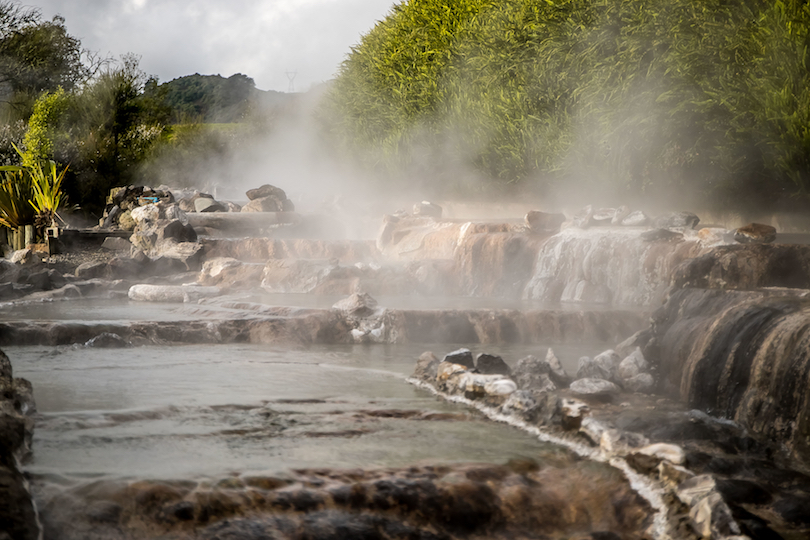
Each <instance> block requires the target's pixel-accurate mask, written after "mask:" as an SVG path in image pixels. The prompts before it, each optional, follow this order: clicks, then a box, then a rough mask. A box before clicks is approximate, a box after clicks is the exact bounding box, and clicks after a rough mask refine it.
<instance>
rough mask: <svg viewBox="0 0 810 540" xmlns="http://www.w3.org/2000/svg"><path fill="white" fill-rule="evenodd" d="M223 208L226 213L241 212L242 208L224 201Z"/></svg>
mask: <svg viewBox="0 0 810 540" xmlns="http://www.w3.org/2000/svg"><path fill="white" fill-rule="evenodd" d="M224 204H225V207H226V208H227V211H228V212H241V211H242V207H241V206H239V205H238V204H236V203H235V202H231V201H225V203H224Z"/></svg>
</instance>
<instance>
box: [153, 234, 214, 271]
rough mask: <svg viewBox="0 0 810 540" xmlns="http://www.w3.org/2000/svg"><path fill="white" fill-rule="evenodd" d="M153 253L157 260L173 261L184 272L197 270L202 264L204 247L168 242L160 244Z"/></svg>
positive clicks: (196, 244)
mask: <svg viewBox="0 0 810 540" xmlns="http://www.w3.org/2000/svg"><path fill="white" fill-rule="evenodd" d="M152 252H153V254H154V255H153V256H155V258H156V259H157V258H164V259H173V260H175V261H177V262H178V263H179V267H181V268H183V270H196V269H199V268H200V264H201V262H202V256H203V247H202V245H201V244H199V243H197V242H175V241H174V240H166V241H162V242H160V243H159V244H158V245H157V246H156V247H155V249H154V250H153V251H152Z"/></svg>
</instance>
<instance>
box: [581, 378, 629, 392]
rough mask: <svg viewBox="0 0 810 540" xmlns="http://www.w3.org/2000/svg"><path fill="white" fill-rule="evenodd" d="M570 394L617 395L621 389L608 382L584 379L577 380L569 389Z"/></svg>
mask: <svg viewBox="0 0 810 540" xmlns="http://www.w3.org/2000/svg"><path fill="white" fill-rule="evenodd" d="M569 388H570V389H571V391H572V392H575V393H577V394H581V395H598V394H618V393H619V392H621V389H620V388H619V387H618V386H616V385H615V384H613V383H612V382H610V381H606V380H604V379H595V378H591V377H586V378H584V379H577V380H576V381H574V382H572V383H571V386H570V387H569Z"/></svg>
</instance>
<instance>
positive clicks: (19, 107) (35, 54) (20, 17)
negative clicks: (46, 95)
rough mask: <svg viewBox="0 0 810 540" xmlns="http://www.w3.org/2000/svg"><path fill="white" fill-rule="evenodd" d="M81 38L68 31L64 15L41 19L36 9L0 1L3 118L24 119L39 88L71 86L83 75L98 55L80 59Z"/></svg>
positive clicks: (91, 68)
mask: <svg viewBox="0 0 810 540" xmlns="http://www.w3.org/2000/svg"><path fill="white" fill-rule="evenodd" d="M82 54H83V51H82V48H81V42H80V40H79V39H77V38H75V37H73V36H71V35H70V34H68V32H67V29H66V28H65V19H64V18H62V17H60V16H56V17H54V18H53V19H52V20H50V21H42V20H41V14H40V12H39V10H37V9H30V8H23V7H22V6H20V5H19V4H16V3H14V2H11V1H3V2H0V100H2V101H3V102H5V103H6V104H7V109H8V111H9V113H10V115H9V114H8V113H7V118H12V117H14V118H23V119H26V118H27V117H28V115H29V114H30V113H31V110H32V107H33V103H34V102H35V101H36V99H37V97H38V96H39V94H40V93H41V92H43V91H54V90H56V89H57V88H59V87H61V88H63V89H65V90H66V91H68V92H69V91H71V90H72V89H73V88H74V87H76V86H77V85H78V84H80V83H81V82H83V81H85V80H87V78H88V77H90V75H91V74H92V72H93V71H94V70H95V69H97V68H98V66H99V64H100V63H101V62H102V60H101V59H99V58H97V57H93V56H92V55H88V56H87V58H88V59H90V60H91V61H90V62H89V63H87V64H85V63H83V61H82Z"/></svg>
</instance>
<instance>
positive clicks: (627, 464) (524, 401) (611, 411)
mask: <svg viewBox="0 0 810 540" xmlns="http://www.w3.org/2000/svg"><path fill="white" fill-rule="evenodd" d="M648 336H649V334H648V333H639V334H638V335H636V336H633V337H632V338H631V339H629V340H627V341H625V342H624V343H622V344H620V346H618V347H617V350H620V351H621V352H622V354H621V355H620V354H619V353H617V352H616V351H614V350H609V351H605V352H604V353H602V354H600V355H597V356H596V357H595V358H583V359H581V360H580V362H579V366H578V369H577V373H576V374H575V375H573V376H572V375H570V374H568V373H566V372H565V370H563V369H562V367H561V365H560V363H559V361H558V360H557V358H556V356H555V355H554V353H553V351H552V350H551V349H549V351H548V353H547V355H546V357H545V358H542V359H540V358H536V357H533V356H529V357H527V358H523V359H520V360H518V361H517V362H514V361H511V362H509V363H507V362H505V361H504V360H503V359H501V358H500V357H497V356H493V355H489V354H486V353H481V354H479V355H478V356H477V357H476V358H473V355H472V353H471V351H469V350H467V349H459V350H456V351H453V352H451V353H448V354H447V355H445V356H444V358H443V360H441V361H440V360H439V359H438V358H437V357H436V356H435V355H434V354H433V353H431V352H426V353H424V354H423V355H422V356H421V357H420V358H419V360H418V361H417V364H416V367H415V370H414V375H413V379H412V381H414V382H415V383H417V384H419V385H422V386H426V387H428V388H431V389H433V390H434V391H435V392H437V393H438V394H440V395H443V396H444V397H445V398H447V399H450V400H455V401H463V402H466V403H468V404H470V405H472V406H475V407H476V408H478V409H480V410H482V411H484V412H485V413H486V414H487V415H488V416H490V417H491V418H493V419H497V420H504V419H509V420H510V421H512V422H513V423H516V424H517V425H519V426H521V427H522V428H524V429H532V428H537V427H539V428H542V430H543V432H545V433H547V434H550V436H551V437H552V438H554V437H556V442H559V443H560V444H564V445H568V446H569V447H572V448H575V449H578V451H579V452H580V453H581V454H583V455H586V456H587V457H589V458H592V459H596V460H600V461H606V462H610V463H611V464H613V465H615V466H616V467H618V468H619V469H622V470H625V471H632V474H637V475H641V477H643V478H646V482H648V485H649V486H650V487H651V488H652V489H653V491H655V492H657V493H659V494H660V498H661V499H662V506H665V511H664V513H665V514H666V521H667V523H668V529H669V534H671V535H673V537H677V538H713V539H738V538H746V537H747V538H751V539H754V540H756V539H763V540H765V539H776V538H805V537H807V535H808V534H810V518H809V517H808V516H809V515H810V514H808V513H807V512H806V509H807V508H809V507H810V506H808V503H810V475H807V474H805V473H804V472H802V470H797V469H796V461H795V460H794V459H793V458H792V456H791V455H790V453H789V452H786V451H785V449H784V447H783V446H782V445H781V444H779V443H778V442H775V441H772V440H770V439H768V438H767V437H756V436H755V435H753V436H752V434H750V433H749V432H748V430H746V429H745V428H744V427H743V426H742V425H740V424H738V423H736V422H733V421H729V420H723V419H718V418H714V417H712V416H709V415H708V414H706V413H704V412H701V411H699V410H694V409H692V410H690V409H688V408H685V407H684V406H683V405H681V404H680V402H679V401H678V400H670V399H668V398H665V397H661V396H660V395H656V394H654V393H653V392H654V391H655V386H654V385H653V384H652V380H653V378H652V377H651V376H650V371H651V370H653V366H652V365H650V363H648V362H647V361H646V360H645V359H644V355H643V354H642V353H641V350H640V349H639V348H638V347H637V344H638V343H640V342H644V341H645V340H646V338H647V337H648ZM634 346H635V348H633V347H634ZM510 365H511V367H510ZM645 374H646V375H647V376H648V377H649V380H648V381H647V382H649V383H650V384H644V385H643V386H642V387H639V386H636V384H637V381H638V380H639V376H640V375H645Z"/></svg>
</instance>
